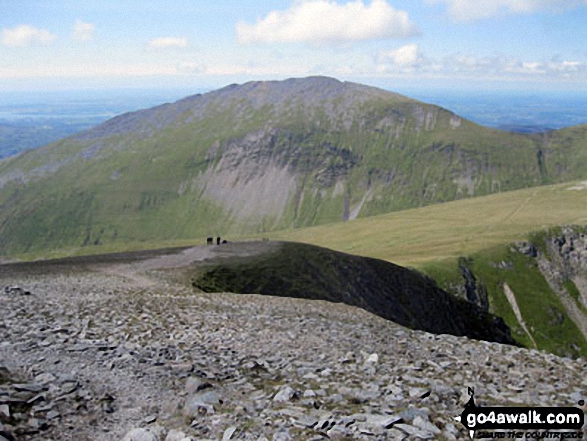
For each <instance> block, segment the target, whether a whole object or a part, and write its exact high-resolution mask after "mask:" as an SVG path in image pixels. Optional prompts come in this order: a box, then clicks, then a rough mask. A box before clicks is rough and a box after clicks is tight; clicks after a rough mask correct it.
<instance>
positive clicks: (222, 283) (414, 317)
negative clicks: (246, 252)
mask: <svg viewBox="0 0 587 441" xmlns="http://www.w3.org/2000/svg"><path fill="white" fill-rule="evenodd" d="M240 246H241V245H240V244H228V245H227V246H226V247H227V248H230V247H240ZM265 246H266V248H267V250H266V251H264V252H263V253H261V254H258V255H256V256H255V257H254V258H251V257H247V258H245V259H242V258H236V259H223V260H221V261H219V262H218V263H214V264H209V265H208V266H206V267H205V268H204V269H200V270H198V271H197V275H196V276H194V278H193V286H195V287H196V288H198V289H201V290H203V291H205V292H235V293H241V294H265V295H277V296H283V297H294V298H306V299H313V300H328V301H330V302H336V303H338V302H342V303H346V304H347V305H351V306H358V307H360V308H363V309H365V310H366V311H369V312H371V313H373V314H376V315H378V316H380V317H383V318H385V319H388V320H391V321H393V322H395V323H398V324H400V325H403V326H406V327H409V328H412V329H420V330H424V331H428V332H433V333H435V334H452V335H459V336H463V335H465V336H468V337H471V338H476V339H480V340H487V341H496V342H500V343H508V344H514V343H515V341H514V340H513V339H512V337H511V336H510V331H509V329H508V327H507V326H506V325H505V323H504V322H503V320H501V319H499V318H497V317H495V316H492V315H491V314H489V313H488V312H487V309H485V310H483V309H482V308H480V307H478V306H477V305H475V304H474V303H473V302H469V301H465V300H463V299H461V298H458V297H455V296H452V295H450V294H448V293H446V292H445V291H443V290H441V289H439V288H438V287H437V286H436V284H435V283H434V282H433V281H431V280H430V279H426V278H425V277H424V276H422V275H421V274H419V273H417V272H416V271H412V270H409V269H406V268H403V267H400V266H397V265H394V264H391V263H389V262H385V261H382V260H378V259H370V258H366V257H359V256H353V255H349V254H344V253H339V252H336V251H332V250H329V249H326V248H321V247H316V246H313V245H306V244H298V243H288V242H281V243H274V242H272V243H271V244H266V245H265Z"/></svg>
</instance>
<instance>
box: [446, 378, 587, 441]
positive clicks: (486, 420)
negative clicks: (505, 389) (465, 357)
mask: <svg viewBox="0 0 587 441" xmlns="http://www.w3.org/2000/svg"><path fill="white" fill-rule="evenodd" d="M468 391H469V395H470V396H471V398H470V399H469V402H468V403H467V404H466V405H465V410H464V411H463V413H461V415H460V416H458V417H456V418H455V420H457V421H458V422H460V423H461V424H463V425H464V426H465V427H466V428H467V429H468V430H469V435H470V436H471V438H475V437H477V438H510V439H511V438H534V439H583V432H582V431H581V428H582V427H583V424H584V423H585V415H584V414H583V410H582V409H580V408H578V407H479V406H477V405H476V404H475V399H474V395H475V392H474V391H473V389H471V388H468ZM578 404H579V406H584V405H585V402H584V401H583V400H581V401H579V403H578ZM492 430H493V431H495V430H499V432H491V431H492ZM528 431H530V432H528ZM552 431H557V432H552ZM560 431H564V432H560Z"/></svg>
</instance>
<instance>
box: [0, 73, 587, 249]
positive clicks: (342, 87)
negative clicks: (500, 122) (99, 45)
mask: <svg viewBox="0 0 587 441" xmlns="http://www.w3.org/2000/svg"><path fill="white" fill-rule="evenodd" d="M586 131H587V129H586V128H585V127H577V128H572V129H566V131H561V132H560V133H559V132H552V133H548V134H545V135H541V136H539V137H538V136H536V137H531V136H524V135H518V134H512V133H506V132H500V131H497V130H492V129H487V128H484V127H481V126H478V125H476V124H473V123H471V122H469V121H467V120H465V119H463V118H460V117H459V116H457V115H455V114H454V113H452V112H450V111H447V110H445V109H442V108H440V107H437V106H433V105H428V104H425V103H421V102H418V101H415V100H412V99H410V98H407V97H404V96H401V95H398V94H395V93H391V92H387V91H384V90H381V89H377V88H374V87H369V86H364V85H360V84H355V83H349V82H341V81H338V80H335V79H332V78H327V77H309V78H303V79H289V80H285V81H262V82H249V83H246V84H242V85H230V86H227V87H225V88H222V89H219V90H217V91H213V92H210V93H206V94H202V95H194V96H190V97H188V98H185V99H183V100H180V101H177V102H175V103H172V104H165V105H162V106H158V107H154V108H151V109H146V110H141V111H137V112H132V113H127V114H124V115H120V116H118V117H116V118H113V119H111V120H109V121H107V122H105V123H103V124H101V125H99V126H97V127H95V128H94V129H91V130H89V131H86V132H83V133H81V134H78V135H76V136H72V137H69V138H66V139H64V140H61V141H59V142H56V143H53V144H50V145H48V146H46V147H43V148H40V149H36V150H33V151H29V152H26V153H24V154H21V155H19V156H17V157H13V158H9V159H7V160H4V161H1V162H0V248H1V249H2V254H10V253H15V252H26V251H35V250H42V249H50V248H55V247H77V246H90V245H93V244H105V243H112V242H120V243H128V242H141V241H159V240H167V239H188V238H193V237H202V236H205V235H212V234H222V235H225V234H232V235H234V234H243V233H256V232H263V231H271V230H275V229H280V228H291V227H301V226H308V225H317V224H323V223H329V222H338V221H346V220H352V219H355V218H357V217H365V216H370V215H374V214H379V213H385V212H390V211H394V210H400V209H405V208H410V207H417V206H421V205H426V204H432V203H438V202H445V201H449V200H454V199H458V198H464V197H472V196H477V195H483V194H489V193H493V192H499V191H506V190H511V189H516V188H521V187H529V186H535V185H540V184H543V183H549V182H558V181H564V180H570V179H575V178H584V177H586V176H587V166H586V165H585V164H587V161H581V159H580V158H581V156H584V155H585V151H587V149H585V146H584V145H582V144H581V143H583V144H584V139H585V137H584V136H583V135H584V134H585V132H586Z"/></svg>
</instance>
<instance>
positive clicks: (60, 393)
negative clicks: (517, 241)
mask: <svg viewBox="0 0 587 441" xmlns="http://www.w3.org/2000/svg"><path fill="white" fill-rule="evenodd" d="M86 265H87V266H88V268H89V269H92V267H91V265H90V263H88V262H87V261H86ZM22 268H23V267H21V269H19V270H18V271H8V270H7V267H6V266H3V267H0V269H1V271H0V284H1V285H0V286H7V285H10V286H14V285H18V286H20V287H22V288H23V289H25V290H28V291H30V292H31V293H32V294H31V295H30V296H21V295H18V296H14V295H9V294H7V293H5V292H4V291H3V290H2V291H0V304H2V305H3V309H2V321H1V322H0V365H2V366H4V368H0V406H3V407H0V423H1V427H0V435H1V436H3V437H5V438H7V439H10V437H11V436H12V437H14V438H16V439H19V440H20V439H24V440H32V441H36V440H39V441H40V440H48V439H59V440H64V441H67V440H72V441H73V440H82V439H87V440H101V441H120V440H122V439H141V440H143V439H144V440H148V441H153V440H157V441H164V440H167V441H171V440H174V441H177V440H182V441H187V440H218V439H230V440H254V441H256V440H263V439H266V440H286V439H290V440H309V439H316V440H317V439H326V438H325V437H324V434H326V435H327V436H328V437H329V438H330V439H345V438H346V439H357V440H372V439H450V440H453V439H466V437H467V436H468V435H467V434H466V432H465V431H464V429H463V427H462V426H460V425H458V424H456V423H455V422H454V420H453V417H454V416H455V415H458V414H460V413H461V412H462V410H463V406H464V403H465V402H466V399H468V395H467V387H468V386H470V387H473V388H474V389H475V393H476V395H475V398H476V401H477V403H478V404H480V405H499V406H507V405H542V406H574V405H576V404H577V402H578V400H580V399H584V398H585V391H586V390H587V380H586V379H585V377H584V372H585V371H586V370H587V364H586V362H585V360H582V359H579V360H570V359H563V358H559V357H556V356H554V355H552V354H548V353H544V352H539V351H535V350H526V349H522V348H517V347H513V346H506V345H500V344H497V343H487V342H479V341H475V340H470V339H467V338H461V337H454V336H448V335H432V334H428V333H425V332H420V331H411V330H408V329H405V328H403V327H401V326H399V325H396V324H394V323H391V322H389V321H386V320H383V319H381V318H379V317H376V316H374V315H372V314H370V313H368V312H366V311H363V310H361V309H358V308H353V307H349V306H346V305H343V304H333V303H327V302H321V301H311V300H303V299H289V298H278V297H268V296H257V295H249V296H242V295H234V294H205V293H194V292H193V290H192V289H190V288H189V287H186V286H184V285H180V284H177V283H175V282H173V280H172V279H168V278H166V277H167V275H168V274H169V272H168V271H169V270H166V272H149V273H137V272H131V271H130V270H129V269H128V267H126V266H124V265H122V264H120V265H119V266H118V267H117V271H116V272H114V271H112V267H109V272H108V273H105V272H103V271H102V270H103V268H101V267H100V268H93V270H82V269H78V270H75V271H65V272H61V271H58V270H57V269H56V267H51V268H49V269H48V271H47V272H46V273H44V274H43V272H42V271H41V270H42V268H39V265H37V266H36V267H35V268H36V269H35V273H34V274H33V273H28V272H27V271H26V270H24V269H22ZM536 378H540V381H535V379H536ZM292 392H293V393H292ZM277 396H279V397H280V399H278V400H276V399H275V398H276V397H277ZM281 398H283V399H281ZM198 400H199V401H200V403H202V404H204V405H203V406H196V407H195V408H194V407H190V403H192V404H193V403H195V402H196V401H198ZM6 406H7V407H8V409H7V408H6ZM186 407H187V408H189V410H190V412H189V413H188V414H186V413H184V410H185V409H186ZM321 434H322V435H321Z"/></svg>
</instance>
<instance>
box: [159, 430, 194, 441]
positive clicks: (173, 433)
mask: <svg viewBox="0 0 587 441" xmlns="http://www.w3.org/2000/svg"><path fill="white" fill-rule="evenodd" d="M165 441H191V438H190V437H188V436H187V435H186V434H185V433H183V432H182V431H181V430H176V429H171V430H170V431H169V432H167V436H166V437H165Z"/></svg>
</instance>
